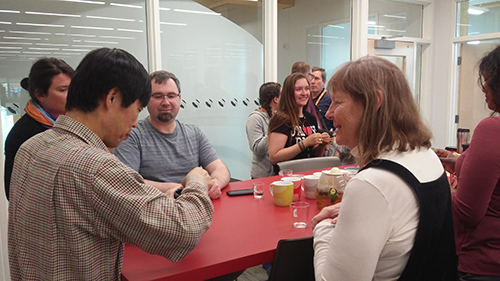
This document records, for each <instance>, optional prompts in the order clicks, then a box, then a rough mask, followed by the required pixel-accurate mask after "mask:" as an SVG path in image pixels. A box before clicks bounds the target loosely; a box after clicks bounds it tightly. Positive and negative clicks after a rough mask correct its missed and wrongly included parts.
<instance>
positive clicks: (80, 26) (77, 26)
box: [71, 25, 113, 30]
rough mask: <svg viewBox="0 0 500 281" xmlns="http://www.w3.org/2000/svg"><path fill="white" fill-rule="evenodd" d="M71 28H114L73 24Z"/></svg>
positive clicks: (110, 28)
mask: <svg viewBox="0 0 500 281" xmlns="http://www.w3.org/2000/svg"><path fill="white" fill-rule="evenodd" d="M71 28H79V29H93V30H113V28H112V27H99V26H82V25H72V26H71Z"/></svg>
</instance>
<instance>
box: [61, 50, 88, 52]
mask: <svg viewBox="0 0 500 281" xmlns="http://www.w3.org/2000/svg"><path fill="white" fill-rule="evenodd" d="M62 50H63V51H68V52H90V51H91V50H88V49H62Z"/></svg>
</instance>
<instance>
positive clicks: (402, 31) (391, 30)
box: [385, 29, 406, 33]
mask: <svg viewBox="0 0 500 281" xmlns="http://www.w3.org/2000/svg"><path fill="white" fill-rule="evenodd" d="M385 31H389V32H401V33H406V30H398V29H386V30H385Z"/></svg>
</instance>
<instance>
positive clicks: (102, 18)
mask: <svg viewBox="0 0 500 281" xmlns="http://www.w3.org/2000/svg"><path fill="white" fill-rule="evenodd" d="M85 17H86V18H89V19H100V20H116V21H135V20H134V19H124V18H111V17H101V16H85Z"/></svg>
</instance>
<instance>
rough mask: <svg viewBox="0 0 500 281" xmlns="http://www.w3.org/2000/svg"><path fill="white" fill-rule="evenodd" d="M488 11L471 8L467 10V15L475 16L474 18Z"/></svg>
mask: <svg viewBox="0 0 500 281" xmlns="http://www.w3.org/2000/svg"><path fill="white" fill-rule="evenodd" d="M488 11H489V10H488V9H486V8H483V7H471V8H469V9H468V10H467V12H468V13H469V15H475V16H478V15H482V14H483V13H485V12H488Z"/></svg>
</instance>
